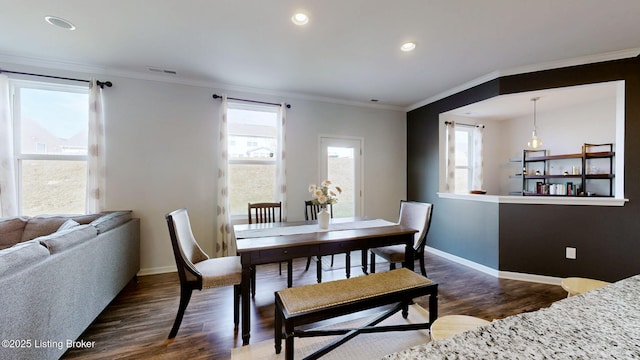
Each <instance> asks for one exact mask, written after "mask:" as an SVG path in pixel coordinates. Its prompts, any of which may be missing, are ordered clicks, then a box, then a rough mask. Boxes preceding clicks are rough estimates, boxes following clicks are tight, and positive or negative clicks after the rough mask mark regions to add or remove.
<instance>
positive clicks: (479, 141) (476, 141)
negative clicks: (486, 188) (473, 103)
mask: <svg viewBox="0 0 640 360" xmlns="http://www.w3.org/2000/svg"><path fill="white" fill-rule="evenodd" d="M483 133H484V125H476V127H475V128H474V130H473V178H472V179H471V190H482V189H483V187H482V178H483V174H482V169H483V168H484V157H483V154H482V153H483Z"/></svg>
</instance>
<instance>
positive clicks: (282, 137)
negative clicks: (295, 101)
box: [275, 103, 287, 221]
mask: <svg viewBox="0 0 640 360" xmlns="http://www.w3.org/2000/svg"><path fill="white" fill-rule="evenodd" d="M286 109H287V106H286V104H285V103H282V104H280V111H279V113H278V119H279V121H278V158H277V160H276V189H275V190H276V197H275V198H276V199H278V200H276V201H280V202H282V206H281V207H280V211H281V214H282V221H287V161H286V160H287V151H286V143H287V141H286V124H287V110H286Z"/></svg>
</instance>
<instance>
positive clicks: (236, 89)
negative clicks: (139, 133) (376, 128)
mask: <svg viewBox="0 0 640 360" xmlns="http://www.w3.org/2000/svg"><path fill="white" fill-rule="evenodd" d="M0 63H6V64H13V65H15V66H18V67H20V68H23V67H25V66H28V67H36V68H42V69H49V70H58V71H64V72H71V73H74V74H88V75H91V76H96V75H100V76H105V77H108V76H116V77H123V78H129V79H136V80H146V81H157V82H163V83H171V84H178V85H186V86H195V87H202V88H211V89H215V91H224V92H231V93H248V94H256V95H264V96H269V97H271V98H278V99H281V100H284V99H286V101H287V102H291V99H298V100H305V101H317V102H323V103H330V104H340V105H348V106H355V107H366V108H374V109H381V110H392V111H402V112H404V111H405V108H404V106H395V105H385V104H375V103H368V102H362V101H354V100H345V99H338V98H331V97H323V96H315V95H308V94H303V93H293V92H283V91H275V90H269V89H262V88H252V87H246V86H237V85H231V84H224V83H217V82H213V81H206V80H198V79H189V78H182V77H179V76H175V75H163V74H155V73H145V72H141V71H127V70H121V69H112V68H107V67H100V66H92V65H88V64H81V63H74V62H68V61H57V60H50V59H41V58H33V57H25V56H18V55H11V54H0ZM6 70H15V69H6ZM88 77H90V76H88ZM294 105H295V104H294Z"/></svg>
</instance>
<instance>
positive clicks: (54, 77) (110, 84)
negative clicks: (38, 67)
mask: <svg viewBox="0 0 640 360" xmlns="http://www.w3.org/2000/svg"><path fill="white" fill-rule="evenodd" d="M2 73H7V74H18V75H28V76H39V77H46V78H50V79H60V80H71V81H82V82H87V83H88V82H91V81H90V80H83V79H73V78H67V77H60V76H51V75H42V74H33V73H26V72H19V71H10V70H3V69H0V74H2ZM96 83H97V84H98V86H100V88H101V89H104V87H105V86H106V87H111V86H113V83H111V81H100V80H97V81H96Z"/></svg>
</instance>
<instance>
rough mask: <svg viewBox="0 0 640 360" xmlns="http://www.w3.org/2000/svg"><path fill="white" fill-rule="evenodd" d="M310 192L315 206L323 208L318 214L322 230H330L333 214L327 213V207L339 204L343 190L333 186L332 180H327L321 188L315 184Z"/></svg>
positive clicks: (310, 188) (310, 186)
mask: <svg viewBox="0 0 640 360" xmlns="http://www.w3.org/2000/svg"><path fill="white" fill-rule="evenodd" d="M309 192H310V193H311V196H312V199H311V201H313V203H314V204H317V205H320V208H321V210H320V212H319V213H318V225H319V226H320V228H321V229H328V228H329V220H330V219H331V214H329V211H327V205H328V204H335V203H337V202H338V195H339V194H341V193H342V188H341V187H340V186H336V185H333V183H332V182H331V180H325V181H323V182H322V183H321V184H320V186H316V185H314V184H312V185H309Z"/></svg>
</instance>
